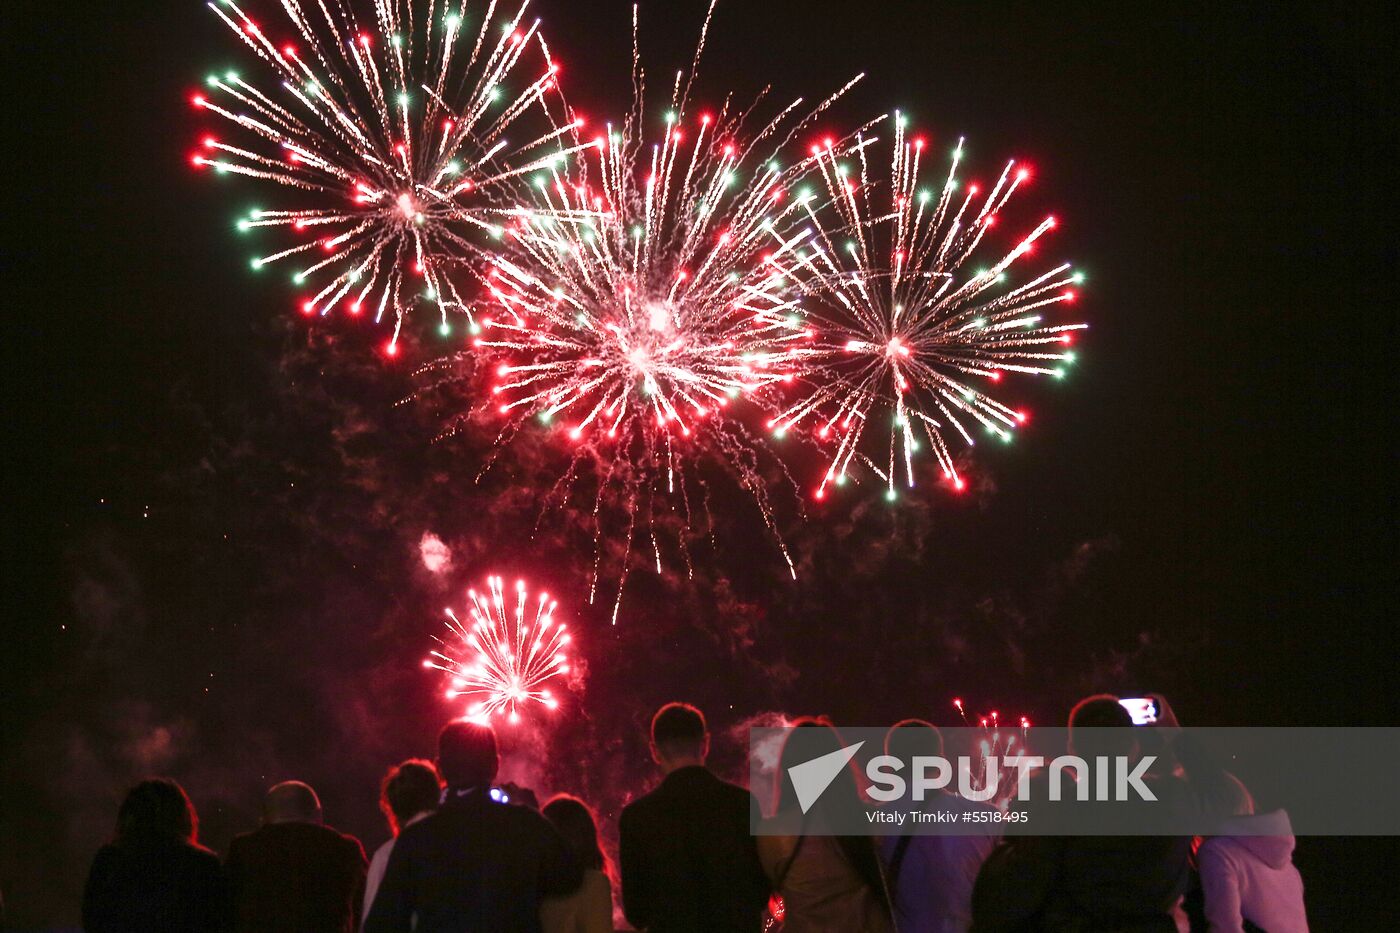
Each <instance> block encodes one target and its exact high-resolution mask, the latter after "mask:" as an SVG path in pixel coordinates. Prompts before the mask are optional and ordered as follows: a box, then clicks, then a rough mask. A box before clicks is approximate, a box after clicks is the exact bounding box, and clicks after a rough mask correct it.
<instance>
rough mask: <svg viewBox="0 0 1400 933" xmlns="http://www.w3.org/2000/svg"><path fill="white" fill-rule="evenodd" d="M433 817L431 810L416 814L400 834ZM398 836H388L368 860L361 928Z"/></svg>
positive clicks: (381, 881) (386, 868) (377, 891)
mask: <svg viewBox="0 0 1400 933" xmlns="http://www.w3.org/2000/svg"><path fill="white" fill-rule="evenodd" d="M432 815H433V811H432V810H424V811H423V812H422V813H419V814H416V815H415V816H414V817H413V819H411V820H409V821H408V822H407V823H405V824H403V826H402V827H401V828H400V830H399V831H400V832H402V831H403V830H405V829H407V828H408V827H410V826H412V825H413V824H414V823H417V822H419V821H420V820H424V819H426V818H428V817H430V816H432ZM398 838H399V837H398V836H390V837H389V841H388V842H386V843H384V844H383V845H382V846H380V847H379V848H377V849H375V850H374V856H373V857H372V858H370V860H369V873H368V874H367V875H365V906H364V910H362V911H361V912H360V923H361V925H362V926H363V924H364V919H365V918H366V917H368V916H369V909H370V907H371V905H373V904H374V896H375V895H376V894H378V893H379V885H380V884H381V883H383V881H384V872H385V871H387V870H388V868H389V855H390V854H391V853H392V852H393V851H394V843H395V842H397V841H398Z"/></svg>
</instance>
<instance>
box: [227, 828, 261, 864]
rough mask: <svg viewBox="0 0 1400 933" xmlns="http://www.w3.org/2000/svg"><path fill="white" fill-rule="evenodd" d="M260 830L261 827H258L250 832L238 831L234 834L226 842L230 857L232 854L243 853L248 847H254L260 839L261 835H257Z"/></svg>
mask: <svg viewBox="0 0 1400 933" xmlns="http://www.w3.org/2000/svg"><path fill="white" fill-rule="evenodd" d="M261 832H262V829H261V828H259V829H255V830H252V831H250V832H246V833H239V834H238V835H236V836H234V837H233V839H231V840H230V841H229V844H228V854H229V856H230V857H232V856H233V855H234V854H240V855H241V854H245V853H246V852H247V851H248V850H249V849H256V848H257V847H258V845H259V844H260V843H261V840H262V836H260V835H259V834H260V833H261Z"/></svg>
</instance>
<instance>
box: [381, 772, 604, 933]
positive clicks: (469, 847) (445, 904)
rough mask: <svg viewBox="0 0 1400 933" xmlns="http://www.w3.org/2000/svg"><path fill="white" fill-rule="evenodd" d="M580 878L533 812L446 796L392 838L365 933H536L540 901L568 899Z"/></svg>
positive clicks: (482, 797)
mask: <svg viewBox="0 0 1400 933" xmlns="http://www.w3.org/2000/svg"><path fill="white" fill-rule="evenodd" d="M582 878H583V875H582V872H581V871H580V869H579V866H578V864H577V862H575V860H574V858H573V856H572V855H571V854H570V853H569V851H568V848H567V847H566V846H565V844H564V840H563V839H561V838H560V837H559V834H558V833H557V832H555V830H554V827H553V826H550V825H549V822H548V821H547V820H546V819H545V818H544V817H542V816H540V815H539V814H538V813H536V812H535V811H534V810H531V809H528V808H527V807H522V806H516V805H513V804H507V803H497V802H496V801H494V800H492V799H491V798H490V796H488V795H487V794H486V793H485V792H484V791H481V790H468V791H463V792H455V791H454V792H449V793H448V797H447V800H446V801H445V802H444V803H443V805H442V806H441V807H440V808H439V809H438V811H437V812H436V813H434V814H433V815H432V816H430V817H428V818H427V819H425V820H423V821H421V822H419V823H415V824H413V825H412V826H409V827H406V828H405V829H404V830H403V832H401V833H400V834H399V838H398V841H397V842H396V843H394V851H393V853H392V854H391V855H390V856H389V865H388V867H387V868H386V869H385V871H384V881H383V883H382V884H381V885H380V886H379V893H378V894H377V895H376V896H375V898H374V906H373V907H372V908H371V909H370V915H369V917H368V919H367V920H366V921H365V931H366V933H408V931H409V930H416V931H417V933H537V931H539V929H540V901H542V900H543V899H544V898H546V897H553V896H561V895H566V894H571V893H573V891H574V890H575V889H576V888H577V887H578V886H579V884H580V883H581V881H582ZM415 914H416V915H417V917H418V922H417V925H416V926H415V925H413V917H414V915H415Z"/></svg>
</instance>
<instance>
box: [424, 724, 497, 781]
mask: <svg viewBox="0 0 1400 933" xmlns="http://www.w3.org/2000/svg"><path fill="white" fill-rule="evenodd" d="M500 765H501V756H500V752H499V751H498V750H497V747H496V730H495V729H492V728H491V727H490V726H488V725H485V724H484V723H479V722H470V721H468V720H465V719H459V720H457V721H456V722H449V723H448V724H447V725H445V726H443V727H442V732H440V733H438V760H437V766H438V772H439V773H440V774H441V775H442V779H443V780H444V781H446V782H447V786H448V787H451V788H456V789H458V790H464V789H466V788H469V787H486V786H488V785H489V784H490V783H491V782H492V781H494V780H495V779H496V769H497V768H499V767H500Z"/></svg>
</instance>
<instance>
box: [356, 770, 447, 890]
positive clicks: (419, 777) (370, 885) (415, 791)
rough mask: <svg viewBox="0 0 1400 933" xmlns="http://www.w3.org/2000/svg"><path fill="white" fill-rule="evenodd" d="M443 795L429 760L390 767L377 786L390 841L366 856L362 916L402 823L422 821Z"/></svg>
mask: <svg viewBox="0 0 1400 933" xmlns="http://www.w3.org/2000/svg"><path fill="white" fill-rule="evenodd" d="M441 799H442V779H441V778H439V777H438V773H437V768H435V767H434V766H433V763H432V762H431V761H424V760H422V759H421V758H410V759H409V760H408V761H405V762H404V763H402V764H400V765H396V766H395V767H393V768H391V769H390V770H389V773H388V774H386V775H385V776H384V783H383V784H382V785H381V786H380V788H379V809H380V810H382V811H383V812H384V818H385V819H387V820H388V821H389V832H391V833H392V834H393V835H392V836H390V837H389V841H388V842H386V843H384V844H383V845H381V846H380V847H379V848H377V849H375V850H374V855H373V856H372V857H371V858H370V860H369V875H368V877H367V878H366V879H365V908H364V916H366V917H368V916H369V911H370V907H371V906H372V905H373V904H374V896H375V895H376V894H377V893H379V885H380V883H381V882H382V881H383V880H384V870H385V869H386V868H388V867H389V853H391V852H393V851H394V843H395V842H396V841H398V837H399V833H401V832H403V830H404V828H405V827H408V826H412V825H413V824H414V823H418V822H421V821H422V820H425V819H427V818H428V817H429V816H431V815H432V814H433V811H435V810H437V808H438V803H439V801H440V800H441Z"/></svg>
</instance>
